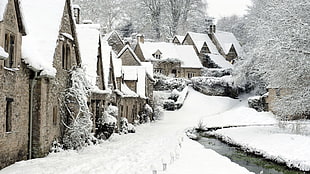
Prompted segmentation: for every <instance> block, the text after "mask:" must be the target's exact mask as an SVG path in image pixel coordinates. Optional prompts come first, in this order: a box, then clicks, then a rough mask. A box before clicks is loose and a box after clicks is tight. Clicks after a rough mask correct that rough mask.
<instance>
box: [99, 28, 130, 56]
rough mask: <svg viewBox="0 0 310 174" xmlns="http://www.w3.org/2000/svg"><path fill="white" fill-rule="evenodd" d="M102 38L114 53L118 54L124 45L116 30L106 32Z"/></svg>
mask: <svg viewBox="0 0 310 174" xmlns="http://www.w3.org/2000/svg"><path fill="white" fill-rule="evenodd" d="M103 40H105V41H107V42H108V44H109V45H110V46H111V47H112V50H113V51H114V52H115V53H116V54H119V52H120V51H121V50H122V49H123V48H124V47H125V43H124V41H123V40H122V38H121V37H120V35H119V34H118V33H117V32H116V31H112V32H110V33H107V34H106V35H105V36H104V37H103Z"/></svg>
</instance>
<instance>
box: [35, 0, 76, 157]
mask: <svg viewBox="0 0 310 174" xmlns="http://www.w3.org/2000/svg"><path fill="white" fill-rule="evenodd" d="M67 2H68V1H67ZM69 10H70V9H69V8H68V3H66V7H65V11H64V15H63V18H62V25H61V29H60V31H59V33H60V34H59V38H61V39H59V43H58V45H57V47H56V49H55V55H54V62H53V64H54V67H55V68H56V69H57V74H56V77H55V78H40V79H39V80H38V82H37V84H36V86H35V96H34V100H35V101H34V102H35V103H34V104H35V111H34V112H33V116H34V120H33V153H32V157H34V158H37V157H43V156H45V155H47V154H48V152H49V150H50V147H51V143H52V142H53V141H54V140H60V139H61V137H62V135H63V133H64V129H65V127H64V125H63V123H62V121H64V122H65V123H68V120H69V118H68V115H67V112H66V110H65V108H63V106H62V103H61V102H62V101H64V96H63V92H64V91H65V90H66V89H67V88H68V87H70V75H69V70H66V69H63V66H62V51H63V49H62V46H63V44H67V45H69V46H70V55H71V58H70V65H69V67H74V66H77V65H78V64H79V57H78V56H79V55H77V53H78V50H76V49H77V42H76V36H75V32H74V31H75V30H74V28H73V26H74V25H73V20H72V16H71V15H70V14H71V12H70V11H69ZM61 33H67V34H71V35H72V36H73V38H75V40H70V38H65V37H63V35H62V34H61Z"/></svg>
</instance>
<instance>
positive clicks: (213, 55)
mask: <svg viewBox="0 0 310 174" xmlns="http://www.w3.org/2000/svg"><path fill="white" fill-rule="evenodd" d="M210 28H212V27H210ZM182 44H183V45H193V47H194V49H195V51H196V54H197V55H198V56H199V58H200V61H201V63H202V64H203V66H204V67H207V68H231V67H232V65H231V64H232V63H233V60H234V59H236V58H238V56H241V54H242V48H241V46H240V44H239V42H238V41H237V39H236V38H235V36H234V35H233V34H232V33H228V32H222V31H215V28H212V30H211V29H210V32H209V34H203V33H194V32H188V33H187V34H186V35H185V38H184V40H183V43H182Z"/></svg>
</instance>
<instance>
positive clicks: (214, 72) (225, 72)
mask: <svg viewBox="0 0 310 174" xmlns="http://www.w3.org/2000/svg"><path fill="white" fill-rule="evenodd" d="M231 74H232V69H230V68H229V69H211V68H204V69H203V70H202V76H204V77H223V76H229V75H231Z"/></svg>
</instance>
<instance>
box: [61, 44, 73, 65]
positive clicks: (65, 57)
mask: <svg viewBox="0 0 310 174" xmlns="http://www.w3.org/2000/svg"><path fill="white" fill-rule="evenodd" d="M61 57H62V68H63V69H65V70H69V69H70V68H71V61H70V60H71V48H70V45H69V44H65V43H64V44H63V45H62V55H61Z"/></svg>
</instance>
